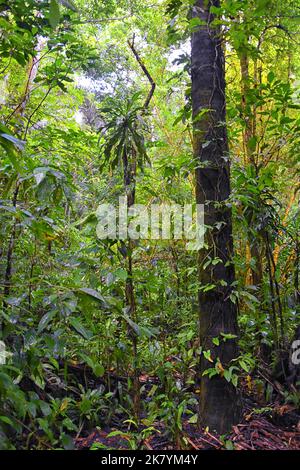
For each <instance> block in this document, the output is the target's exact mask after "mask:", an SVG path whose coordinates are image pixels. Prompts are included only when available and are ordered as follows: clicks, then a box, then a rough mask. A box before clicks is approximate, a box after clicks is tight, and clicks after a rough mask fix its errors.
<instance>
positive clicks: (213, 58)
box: [192, 0, 240, 433]
mask: <svg viewBox="0 0 300 470" xmlns="http://www.w3.org/2000/svg"><path fill="white" fill-rule="evenodd" d="M212 5H214V6H219V1H218V0H213V1H208V2H207V1H205V0H197V1H196V2H195V4H194V7H193V9H192V15H193V17H198V18H200V19H201V20H202V21H204V22H205V25H204V24H203V25H201V26H199V28H198V29H197V31H195V32H194V33H193V34H192V102H193V119H194V154H195V157H196V159H198V162H199V165H198V168H197V169H196V200H197V203H198V204H204V205H205V224H206V225H208V226H211V227H212V228H211V229H209V230H208V231H207V234H206V238H207V239H206V242H207V245H208V248H207V249H205V252H204V253H203V251H202V252H201V253H200V254H199V277H200V289H199V309H200V344H201V347H202V350H204V351H208V350H210V351H211V358H212V360H213V361H214V363H216V362H217V360H218V358H219V360H220V365H219V366H220V367H219V370H220V374H219V375H215V376H214V377H212V378H211V379H210V378H208V376H207V375H205V376H203V375H202V374H203V372H204V371H205V370H206V369H208V368H211V367H214V364H212V363H211V362H209V361H208V360H206V359H205V358H204V356H203V354H201V360H200V407H199V408H200V409H199V421H200V424H201V425H205V426H209V427H210V428H211V429H215V430H217V431H218V432H220V433H223V432H226V431H228V430H229V429H230V427H231V426H232V425H233V424H234V423H236V422H237V421H238V420H239V419H240V406H239V397H238V392H237V390H236V388H235V387H234V385H233V384H232V383H231V382H230V383H228V382H227V381H226V380H225V378H224V377H223V376H222V375H223V372H222V368H224V369H228V368H229V366H230V361H231V360H232V359H233V358H236V357H237V356H238V347H237V342H236V339H228V340H227V341H225V342H224V341H222V335H221V333H226V334H228V333H229V334H231V335H236V336H237V334H238V327H237V307H236V305H235V304H234V303H233V302H232V300H231V298H230V295H231V293H232V289H233V287H232V283H233V282H234V279H235V275H234V266H233V264H232V253H233V242H232V222H231V210H230V208H228V207H227V206H226V201H227V199H228V196H229V194H230V172H229V171H230V170H229V162H228V143H227V135H226V124H225V119H226V109H225V78H224V54H223V50H222V46H221V42H220V35H219V33H220V31H219V30H218V29H217V28H215V27H213V25H212V24H211V22H212V20H213V15H211V14H210V13H209V10H210V7H211V6H212ZM209 258H211V259H212V260H213V259H216V258H219V259H220V260H221V262H220V263H218V264H215V265H213V264H210V265H209V266H208V267H206V269H203V264H204V263H203V262H204V259H205V261H208V259H209ZM205 285H214V286H215V287H214V288H212V289H211V290H207V291H206V292H204V291H203V286H205ZM216 337H218V338H220V345H219V346H216V345H215V344H214V343H213V341H212V339H213V338H216ZM216 342H217V341H215V343H216Z"/></svg>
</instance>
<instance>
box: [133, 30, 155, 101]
mask: <svg viewBox="0 0 300 470" xmlns="http://www.w3.org/2000/svg"><path fill="white" fill-rule="evenodd" d="M134 39H135V36H133V38H132V41H129V40H128V41H127V42H128V45H129V47H130V49H131V50H132V52H133V55H134V57H135V58H136V61H137V63H138V64H139V66H140V67H141V69H142V71H143V72H144V74H145V75H146V77H147V78H148V80H149V83H150V85H151V89H150V91H149V93H148V96H147V98H146V100H145V103H144V106H143V107H144V109H145V110H146V109H147V108H148V106H149V104H150V101H151V99H152V97H153V95H154V91H155V87H156V84H155V82H154V80H153V78H152V76H151V75H150V72H149V71H148V69H147V67H146V66H145V64H144V62H143V61H142V59H141V58H140V56H139V53H138V52H137V50H136V48H135V46H134Z"/></svg>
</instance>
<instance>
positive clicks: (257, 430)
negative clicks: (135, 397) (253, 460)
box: [75, 375, 300, 450]
mask: <svg viewBox="0 0 300 470" xmlns="http://www.w3.org/2000/svg"><path fill="white" fill-rule="evenodd" d="M153 379H156V381H157V378H153V377H148V376H146V375H143V376H141V377H140V382H141V383H142V384H143V385H145V384H146V387H147V385H149V387H151V385H152V383H153ZM147 381H149V384H147ZM241 392H242V401H243V408H244V414H243V419H242V420H241V422H240V423H239V424H237V425H236V426H233V427H232V431H231V432H230V433H228V434H227V435H226V436H225V438H224V436H220V435H218V434H216V433H214V432H210V431H209V430H207V429H199V428H198V426H197V424H190V423H189V418H188V417H187V416H183V420H182V432H181V433H180V436H178V441H177V444H176V443H174V442H172V440H171V438H170V433H169V432H168V430H167V429H166V426H165V424H164V423H163V422H160V421H158V422H155V423H153V428H155V431H154V432H153V434H152V435H150V437H147V438H146V439H143V440H141V441H140V442H139V447H138V448H142V449H148V450H175V449H176V450H178V449H180V450H182V449H187V450H224V449H230V450H231V449H232V450H300V413H299V410H298V409H297V408H296V407H295V406H293V405H290V404H284V403H283V402H282V400H281V397H280V396H277V397H275V400H274V402H273V403H268V404H266V403H264V404H263V406H262V402H261V400H260V399H259V400H257V398H258V397H257V394H256V392H255V391H254V390H253V391H249V390H247V389H246V386H245V384H243V387H242V390H241ZM196 396H197V395H196V394H195V397H196ZM124 419H126V418H124ZM120 423H122V420H121V419H120ZM122 431H123V433H122ZM115 432H116V434H115V435H113V434H114V433H115ZM118 432H119V433H118ZM111 434H112V435H111ZM130 439H131V438H130V433H128V428H126V427H125V426H124V427H123V426H122V424H118V426H111V427H104V428H101V429H100V428H97V429H95V430H93V431H92V432H85V431H83V432H82V434H81V436H80V437H77V438H76V440H75V445H76V448H77V449H79V450H83V449H90V448H91V447H92V446H96V447H97V448H103V449H104V448H106V449H110V450H112V449H116V450H127V449H130V448H131V446H130Z"/></svg>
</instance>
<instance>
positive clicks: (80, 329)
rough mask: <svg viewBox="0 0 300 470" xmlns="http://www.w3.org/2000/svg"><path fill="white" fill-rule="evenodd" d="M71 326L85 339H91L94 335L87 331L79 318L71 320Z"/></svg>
mask: <svg viewBox="0 0 300 470" xmlns="http://www.w3.org/2000/svg"><path fill="white" fill-rule="evenodd" d="M69 321H70V324H71V325H72V326H73V328H74V329H75V330H76V331H77V333H79V334H80V335H81V336H82V337H83V338H84V339H91V337H92V336H93V333H92V332H91V331H90V330H87V329H86V328H85V327H84V326H83V324H82V323H81V321H80V320H79V319H78V318H70V320H69Z"/></svg>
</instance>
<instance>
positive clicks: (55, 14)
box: [49, 0, 60, 29]
mask: <svg viewBox="0 0 300 470" xmlns="http://www.w3.org/2000/svg"><path fill="white" fill-rule="evenodd" d="M59 20H60V11H59V4H58V2H57V1H56V0H51V2H50V11H49V22H50V25H51V26H52V28H53V29H55V28H56V26H57V25H58V23H59Z"/></svg>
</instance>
